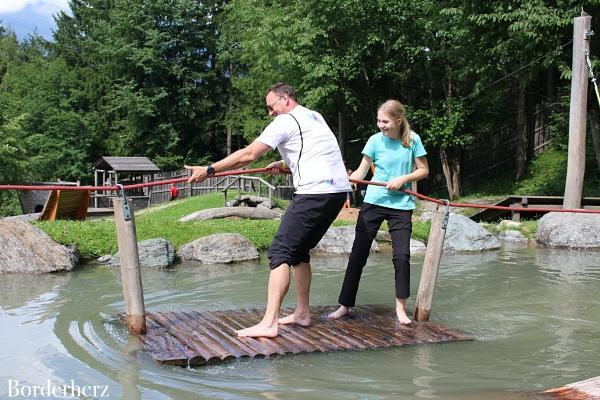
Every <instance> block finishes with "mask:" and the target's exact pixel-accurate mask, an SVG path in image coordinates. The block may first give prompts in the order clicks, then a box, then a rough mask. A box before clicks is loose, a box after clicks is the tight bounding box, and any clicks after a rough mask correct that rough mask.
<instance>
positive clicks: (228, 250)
mask: <svg viewBox="0 0 600 400" xmlns="http://www.w3.org/2000/svg"><path fill="white" fill-rule="evenodd" d="M178 254H179V257H180V258H181V259H182V260H187V261H195V262H200V263H204V264H224V263H232V262H239V261H248V260H256V259H258V258H260V255H259V254H258V251H257V250H256V247H254V245H253V244H252V242H250V241H249V240H248V239H246V238H245V237H244V236H242V235H240V234H237V233H217V234H214V235H209V236H205V237H202V238H200V239H196V240H194V241H193V242H190V243H187V244H184V245H183V246H181V247H180V248H179V251H178Z"/></svg>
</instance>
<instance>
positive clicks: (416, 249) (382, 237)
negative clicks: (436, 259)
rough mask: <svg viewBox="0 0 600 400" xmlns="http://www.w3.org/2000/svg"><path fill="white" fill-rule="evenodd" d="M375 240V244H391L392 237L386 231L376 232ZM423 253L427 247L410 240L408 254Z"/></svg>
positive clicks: (419, 242)
mask: <svg viewBox="0 0 600 400" xmlns="http://www.w3.org/2000/svg"><path fill="white" fill-rule="evenodd" d="M375 240H376V241H377V243H389V244H391V243H392V235H391V234H390V233H389V232H387V231H382V230H380V231H377V236H375ZM425 251H427V247H426V246H425V243H423V242H421V241H419V240H416V239H413V238H410V254H418V253H425Z"/></svg>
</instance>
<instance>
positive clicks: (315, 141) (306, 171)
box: [256, 105, 350, 194]
mask: <svg viewBox="0 0 600 400" xmlns="http://www.w3.org/2000/svg"><path fill="white" fill-rule="evenodd" d="M289 114H292V115H293V116H294V117H295V118H296V120H297V121H298V123H296V121H295V120H294V118H293V117H292V116H291V115H289ZM298 124H300V128H301V129H302V134H300V131H299V129H298ZM256 140H258V141H260V142H261V143H264V144H266V145H267V146H269V147H271V148H272V149H275V148H277V150H279V153H280V154H281V157H282V158H283V161H285V163H286V164H287V165H288V167H289V168H290V170H291V171H292V177H293V182H294V188H295V189H296V193H298V194H319V193H339V192H348V191H350V182H349V181H348V175H347V174H346V168H345V167H344V162H343V160H342V154H341V153H340V148H339V147H338V143H337V140H336V139H335V135H334V134H333V132H332V131H331V129H329V126H328V125H327V123H326V122H325V120H324V119H323V117H322V116H321V114H319V113H318V112H315V111H312V110H309V109H308V108H306V107H303V106H300V105H298V106H296V107H295V108H294V109H293V110H292V111H290V112H289V113H286V114H279V115H278V116H276V117H275V119H273V121H272V122H271V123H270V124H269V125H268V126H267V127H266V128H265V130H264V131H263V132H262V133H261V135H260V136H259V137H258V138H257V139H256Z"/></svg>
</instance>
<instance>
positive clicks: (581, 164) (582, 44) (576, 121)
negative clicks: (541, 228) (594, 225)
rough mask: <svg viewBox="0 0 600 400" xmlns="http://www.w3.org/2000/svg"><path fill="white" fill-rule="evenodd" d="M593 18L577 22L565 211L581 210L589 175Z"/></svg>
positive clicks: (585, 18)
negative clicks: (587, 142)
mask: <svg viewBox="0 0 600 400" xmlns="http://www.w3.org/2000/svg"><path fill="white" fill-rule="evenodd" d="M591 25H592V17H591V16H589V15H587V14H586V13H584V12H582V15H581V16H580V17H577V18H575V19H574V26H573V61H572V71H573V74H572V77H571V106H570V109H569V153H568V161H567V180H566V183H565V197H564V200H563V209H567V208H568V209H576V208H581V194H582V192H583V177H584V173H585V130H586V114H587V113H586V110H587V90H588V70H587V64H586V59H585V57H586V52H589V48H590V43H589V40H588V39H589V36H590V35H591V31H590V27H591Z"/></svg>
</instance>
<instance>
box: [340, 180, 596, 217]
mask: <svg viewBox="0 0 600 400" xmlns="http://www.w3.org/2000/svg"><path fill="white" fill-rule="evenodd" d="M350 182H353V183H360V184H363V185H375V186H383V187H386V186H387V183H386V182H373V181H363V180H361V179H350ZM402 191H403V192H404V193H408V194H410V195H413V196H416V197H418V198H420V199H422V200H427V201H430V202H432V203H437V204H441V205H448V206H450V207H462V208H486V209H490V210H507V211H519V212H570V213H585V214H600V210H584V209H562V208H552V209H549V208H535V207H528V208H524V207H507V206H494V205H485V204H472V203H452V202H447V201H444V200H440V199H435V198H433V197H429V196H425V195H423V194H420V193H417V192H413V191H412V190H408V189H403V190H402Z"/></svg>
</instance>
